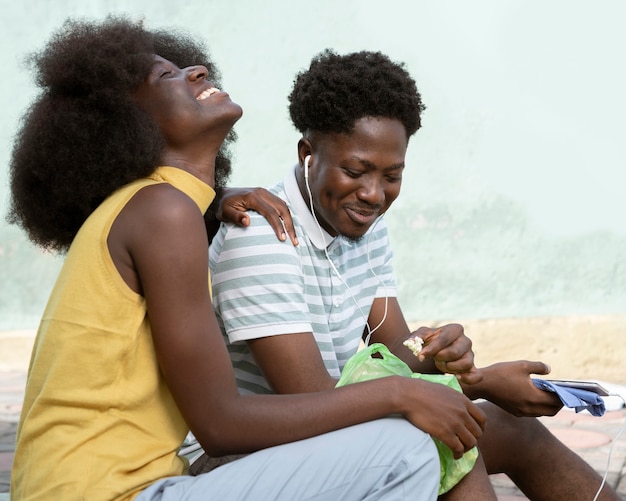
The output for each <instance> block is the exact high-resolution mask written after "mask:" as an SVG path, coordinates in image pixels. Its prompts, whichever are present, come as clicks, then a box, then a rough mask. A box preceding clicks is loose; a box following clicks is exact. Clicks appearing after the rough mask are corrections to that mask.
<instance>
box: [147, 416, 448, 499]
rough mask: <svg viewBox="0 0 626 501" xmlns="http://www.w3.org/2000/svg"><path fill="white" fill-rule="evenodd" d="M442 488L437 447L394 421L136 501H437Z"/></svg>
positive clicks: (265, 454)
mask: <svg viewBox="0 0 626 501" xmlns="http://www.w3.org/2000/svg"><path fill="white" fill-rule="evenodd" d="M438 488H439V456H438V454H437V449H436V447H435V444H434V443H433V441H432V439H431V438H430V436H429V435H427V434H426V433H424V432H422V431H421V430H419V429H417V428H415V427H414V426H413V425H411V424H410V423H409V422H408V421H406V420H405V419H402V418H393V417H392V418H386V419H380V420H377V421H372V422H369V423H364V424H360V425H356V426H352V427H349V428H344V429H342V430H337V431H334V432H331V433H326V434H324V435H320V436H317V437H313V438H309V439H306V440H300V441H298V442H293V443H289V444H285V445H280V446H276V447H271V448H269V449H264V450H262V451H259V452H256V453H254V454H250V455H249V456H246V457H244V458H242V459H238V460H236V461H233V462H232V463H228V464H226V465H224V466H220V467H219V468H217V469H215V470H213V471H211V472H209V473H204V474H201V475H199V476H197V477H192V476H178V477H168V478H164V479H162V480H159V481H157V482H155V483H154V484H152V485H150V486H149V487H148V488H146V489H145V490H144V491H142V492H141V493H140V494H139V495H138V496H137V497H136V498H135V499H136V501H156V500H160V501H180V500H196V499H203V500H204V499H214V500H218V501H230V500H237V501H239V500H250V501H274V500H285V501H297V500H316V501H322V500H328V501H339V500H346V501H347V500H379V499H384V500H404V499H412V500H435V499H437V490H438Z"/></svg>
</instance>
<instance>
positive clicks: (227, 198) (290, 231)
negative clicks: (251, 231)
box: [215, 188, 298, 245]
mask: <svg viewBox="0 0 626 501" xmlns="http://www.w3.org/2000/svg"><path fill="white" fill-rule="evenodd" d="M250 209H252V210H255V211H257V212H258V213H259V214H261V215H262V216H264V217H265V219H267V221H268V223H269V224H270V226H271V227H272V229H273V230H274V232H275V233H276V236H277V237H278V238H279V239H280V240H286V239H287V235H289V238H290V239H291V242H292V243H293V245H298V238H297V237H296V231H295V229H294V227H293V221H292V219H291V213H290V212H289V207H287V204H286V203H285V201H284V200H282V199H281V198H278V197H277V196H276V195H273V194H272V193H270V192H269V191H267V190H266V189H265V188H224V189H223V195H222V197H221V199H220V201H219V207H218V208H217V210H216V212H215V215H216V216H217V218H218V219H219V220H220V221H223V222H227V223H234V224H237V225H239V226H248V225H249V224H250V216H248V214H247V213H246V212H247V211H248V210H250Z"/></svg>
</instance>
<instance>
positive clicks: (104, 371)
mask: <svg viewBox="0 0 626 501" xmlns="http://www.w3.org/2000/svg"><path fill="white" fill-rule="evenodd" d="M155 183H170V184H172V185H173V186H175V187H176V188H178V189H179V190H181V191H182V192H184V193H186V194H187V195H188V196H189V197H190V198H192V199H193V200H194V201H195V202H196V204H197V205H198V207H199V210H200V211H201V212H202V213H204V212H205V211H206V209H207V208H208V206H209V204H210V203H211V202H212V201H213V198H214V197H215V192H214V191H213V189H212V188H211V187H210V186H208V185H206V184H204V183H203V182H202V181H200V180H199V179H197V178H196V177H194V176H192V175H191V174H189V173H187V172H185V171H183V170H180V169H177V168H174V167H159V168H158V169H157V170H156V171H155V173H154V174H153V175H152V176H150V178H146V179H140V180H137V181H135V182H133V183H131V184H129V185H127V186H124V187H123V188H121V189H119V190H117V191H116V192H115V193H113V194H112V195H111V196H110V197H108V198H107V199H106V200H105V201H104V202H103V203H102V204H101V205H100V206H99V207H98V208H97V209H96V210H95V211H94V212H93V213H92V214H91V215H90V216H89V218H88V219H87V220H86V221H85V223H84V224H83V226H82V227H81V228H80V230H79V232H78V233H77V235H76V237H75V239H74V241H73V242H72V245H71V247H70V250H69V252H68V254H67V256H66V259H65V262H64V264H63V268H62V269H61V272H60V274H59V277H58V278H57V281H56V284H55V286H54V288H53V291H52V294H51V296H50V299H49V301H48V304H47V306H46V309H45V312H44V315H43V317H42V320H41V324H40V326H39V330H38V333H37V338H36V340H35V345H34V348H33V353H32V357H31V362H30V368H29V373H28V381H27V384H26V395H25V399H24V405H23V408H22V413H21V416H20V423H19V426H18V433H17V446H16V451H15V457H14V462H13V470H12V474H11V499H14V500H16V501H17V500H26V499H62V500H64V501H65V500H72V499H86V500H99V499H103V500H104V499H107V500H111V499H116V500H122V499H124V500H125V499H132V498H133V497H134V496H135V495H136V494H137V493H138V492H139V491H141V490H142V489H143V488H145V487H146V486H147V485H149V484H150V483H152V482H154V481H156V480H158V479H160V478H162V477H166V476H170V475H180V474H182V473H184V472H185V470H186V466H187V465H186V464H185V462H184V461H183V460H182V459H181V458H180V457H178V456H177V450H178V448H179V447H180V445H181V443H182V441H183V439H184V437H185V435H186V433H187V430H188V428H187V425H186V424H185V422H184V420H183V418H182V416H181V415H180V413H179V411H178V409H177V407H176V405H175V403H174V400H173V398H172V395H171V394H170V392H169V389H168V388H167V386H166V384H165V381H164V380H163V378H162V376H161V373H160V371H159V367H158V365H157V361H156V355H155V352H154V348H153V344H152V337H151V333H150V325H149V323H148V319H147V316H146V304H145V300H144V298H143V297H142V296H140V295H138V294H136V293H135V292H133V291H132V290H131V289H130V288H129V287H128V286H127V285H126V283H125V282H124V281H123V279H122V278H121V276H120V275H119V273H118V271H117V269H116V268H115V265H114V264H113V261H112V260H111V257H110V255H109V251H108V247H107V236H108V234H109V230H110V228H111V225H112V224H113V222H114V221H115V218H116V217H117V215H118V214H119V213H120V211H121V210H122V209H123V208H124V206H125V205H126V204H127V203H128V201H129V200H130V199H131V198H132V197H133V195H135V194H136V193H137V192H138V191H139V190H140V189H141V188H143V187H145V186H148V185H151V184H155Z"/></svg>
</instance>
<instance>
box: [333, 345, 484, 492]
mask: <svg viewBox="0 0 626 501" xmlns="http://www.w3.org/2000/svg"><path fill="white" fill-rule="evenodd" d="M372 355H377V356H376V357H373V356H372ZM386 376H404V377H412V378H419V379H424V380H426V381H429V382H431V383H439V384H444V385H446V386H448V387H450V388H452V389H454V390H457V391H462V390H461V385H460V384H459V382H458V381H457V379H456V377H455V376H453V375H451V374H420V373H416V372H413V371H411V368H410V367H409V366H408V365H407V364H405V363H404V362H403V361H402V360H400V359H399V358H398V357H396V356H395V355H394V354H393V353H391V352H390V351H389V349H388V348H387V347H386V346H385V345H384V344H381V343H374V344H371V345H370V346H367V347H366V348H364V349H362V350H361V351H358V352H356V353H355V354H354V355H352V357H350V359H349V360H348V361H347V362H346V365H345V366H344V368H343V371H342V372H341V378H339V381H338V382H337V384H336V387H337V388H338V387H340V386H345V385H347V384H351V383H358V382H360V381H368V380H370V379H377V378H381V377H386ZM433 441H434V442H435V445H436V446H437V451H438V452H439V461H440V464H441V466H440V469H441V479H440V481H439V494H440V495H441V494H444V493H446V492H448V491H449V490H450V489H452V487H454V486H455V485H456V484H458V483H459V482H460V481H461V479H462V478H463V477H464V476H465V475H467V474H468V473H469V472H470V471H471V469H472V468H473V467H474V464H475V463H476V459H477V458H478V449H477V448H476V447H474V448H473V449H470V450H469V451H467V452H466V453H465V454H463V456H462V457H461V458H460V459H454V456H453V455H452V451H451V450H450V448H449V447H448V446H447V445H445V444H444V443H443V442H441V441H440V440H437V439H436V438H433Z"/></svg>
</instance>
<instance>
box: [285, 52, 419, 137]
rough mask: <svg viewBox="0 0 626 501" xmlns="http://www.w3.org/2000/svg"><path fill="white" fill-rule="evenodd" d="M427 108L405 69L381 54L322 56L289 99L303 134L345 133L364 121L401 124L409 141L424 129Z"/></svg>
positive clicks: (291, 112) (298, 78)
mask: <svg viewBox="0 0 626 501" xmlns="http://www.w3.org/2000/svg"><path fill="white" fill-rule="evenodd" d="M424 109H425V106H424V105H423V103H422V99H421V96H420V94H419V92H418V90H417V86H416V85H415V81H414V80H413V79H412V78H411V76H410V75H409V74H408V72H407V71H406V70H405V68H404V64H403V63H395V62H393V61H391V60H390V59H389V58H388V57H387V56H386V55H384V54H382V53H380V52H368V51H361V52H355V53H351V54H346V55H338V54H336V53H335V52H333V51H332V50H330V49H326V50H325V51H324V52H322V53H320V54H318V55H317V56H316V57H314V58H313V60H312V61H311V65H310V66H309V69H308V70H304V71H302V72H300V73H299V74H298V75H297V76H296V78H295V81H294V86H293V90H292V92H291V94H290V95H289V115H290V116H291V120H292V122H293V124H294V126H295V127H296V129H298V130H299V131H300V132H301V133H303V134H305V133H307V132H321V133H344V134H349V133H351V132H352V131H353V129H354V124H355V122H356V121H357V120H358V119H360V118H363V117H385V118H392V119H397V120H400V121H401V122H402V123H403V124H404V127H405V129H406V134H407V138H408V137H411V136H412V135H413V134H414V133H415V132H416V131H417V130H418V129H419V128H420V126H421V120H420V115H421V113H422V111H424Z"/></svg>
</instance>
